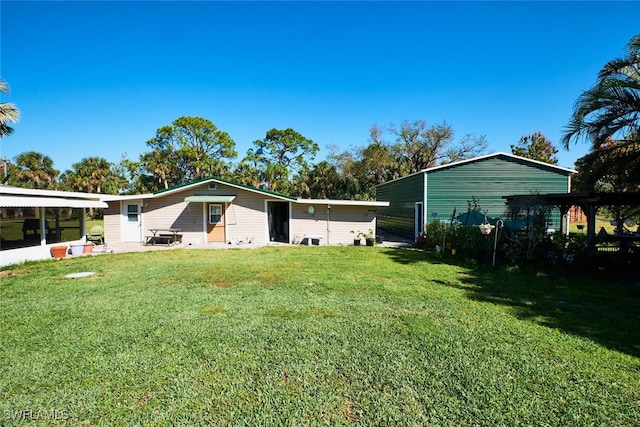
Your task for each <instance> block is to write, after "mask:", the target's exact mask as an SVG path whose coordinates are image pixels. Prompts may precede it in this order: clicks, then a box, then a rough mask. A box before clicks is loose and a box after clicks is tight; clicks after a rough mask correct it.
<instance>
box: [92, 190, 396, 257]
mask: <svg viewBox="0 0 640 427" xmlns="http://www.w3.org/2000/svg"><path fill="white" fill-rule="evenodd" d="M102 200H104V201H106V202H107V203H108V204H109V207H108V208H107V209H105V211H104V230H105V242H106V243H107V244H109V245H112V244H118V243H122V242H147V241H149V240H150V239H151V238H152V236H153V235H154V234H153V233H154V232H156V231H155V230H175V233H177V234H178V236H179V239H180V240H181V241H182V242H183V243H185V244H205V243H215V242H217V243H225V244H239V243H253V244H257V245H266V244H269V243H270V242H283V243H301V242H303V240H304V239H307V240H305V241H304V242H313V243H315V244H321V245H327V244H329V245H335V244H344V245H346V244H349V243H353V238H354V234H352V233H351V231H352V230H353V231H354V232H355V233H358V232H359V231H362V232H368V231H369V230H373V231H374V233H375V230H376V213H377V209H378V208H381V207H386V206H388V205H389V203H388V202H384V201H355V200H328V199H300V198H295V197H290V196H285V195H282V194H278V193H274V192H271V191H267V190H263V189H259V188H255V187H250V186H246V185H242V184H239V183H235V182H231V181H227V180H224V179H219V178H207V179H202V180H198V181H195V182H191V183H188V184H184V185H181V186H177V187H173V188H169V189H166V190H161V191H157V192H155V193H150V194H140V195H127V196H104V197H103V199H102Z"/></svg>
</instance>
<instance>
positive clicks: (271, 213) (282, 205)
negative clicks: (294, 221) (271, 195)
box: [267, 202, 289, 243]
mask: <svg viewBox="0 0 640 427" xmlns="http://www.w3.org/2000/svg"><path fill="white" fill-rule="evenodd" d="M267 212H268V217H269V240H271V241H272V242H282V243H289V202H267Z"/></svg>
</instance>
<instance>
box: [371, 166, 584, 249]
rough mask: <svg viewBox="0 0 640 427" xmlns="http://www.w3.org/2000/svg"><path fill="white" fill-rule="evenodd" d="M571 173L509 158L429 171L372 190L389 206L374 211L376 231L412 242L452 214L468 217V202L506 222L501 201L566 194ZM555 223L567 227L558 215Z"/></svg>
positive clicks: (504, 208) (448, 218)
mask: <svg viewBox="0 0 640 427" xmlns="http://www.w3.org/2000/svg"><path fill="white" fill-rule="evenodd" d="M573 173H575V171H574V170H572V169H567V168H563V167H560V166H556V165H551V164H547V163H544V162H539V161H536V160H531V159H527V158H524V157H520V156H515V155H513V154H507V153H494V154H489V155H485V156H480V157H476V158H473V159H468V160H463V161H458V162H453V163H449V164H445V165H440V166H435V167H431V168H427V169H424V170H421V171H419V172H416V173H414V174H411V175H407V176H404V177H402V178H398V179H396V180H393V181H389V182H386V183H383V184H380V185H378V186H377V187H376V195H377V196H376V197H377V198H378V199H380V200H386V201H389V202H390V206H387V207H381V208H380V209H379V210H378V227H379V228H380V229H382V230H386V231H389V232H392V233H394V234H397V235H400V236H405V237H409V238H414V237H415V236H417V235H419V234H420V233H421V232H423V231H424V226H425V224H427V223H428V222H430V221H432V220H441V221H447V222H449V221H451V219H452V217H453V216H454V211H456V214H464V213H466V212H467V210H468V204H469V203H470V202H471V203H473V202H477V203H478V206H479V208H480V211H482V212H483V213H486V215H487V216H489V217H492V218H504V217H505V214H506V206H505V199H504V198H503V197H504V196H510V195H515V194H546V193H569V192H570V191H571V175H572V174H573ZM556 219H557V221H560V220H565V221H568V219H567V218H564V219H561V218H560V215H559V214H556ZM559 228H560V227H559V226H558V229H559ZM566 229H568V227H567V228H566Z"/></svg>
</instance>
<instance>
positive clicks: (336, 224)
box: [290, 203, 380, 245]
mask: <svg viewBox="0 0 640 427" xmlns="http://www.w3.org/2000/svg"><path fill="white" fill-rule="evenodd" d="M313 206H314V209H315V212H314V214H313V215H310V214H309V213H308V210H307V209H308V208H309V205H307V204H297V203H293V204H292V209H291V229H290V237H291V241H292V242H300V241H301V240H302V239H303V238H304V237H305V235H306V236H314V237H315V236H322V240H321V242H320V244H322V245H352V244H353V239H354V237H355V234H357V233H358V232H359V231H362V232H364V233H366V232H368V231H369V230H373V232H374V233H375V230H376V209H380V208H375V207H367V206H344V205H319V204H317V205H313ZM329 206H330V207H329ZM351 230H353V231H354V232H355V234H354V233H351Z"/></svg>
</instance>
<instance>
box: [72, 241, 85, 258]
mask: <svg viewBox="0 0 640 427" xmlns="http://www.w3.org/2000/svg"><path fill="white" fill-rule="evenodd" d="M70 250H71V255H82V254H83V253H84V243H78V244H77V245H71V247H70Z"/></svg>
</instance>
